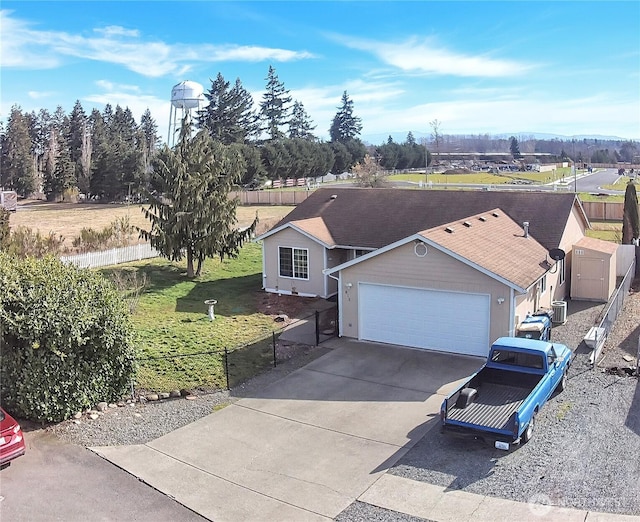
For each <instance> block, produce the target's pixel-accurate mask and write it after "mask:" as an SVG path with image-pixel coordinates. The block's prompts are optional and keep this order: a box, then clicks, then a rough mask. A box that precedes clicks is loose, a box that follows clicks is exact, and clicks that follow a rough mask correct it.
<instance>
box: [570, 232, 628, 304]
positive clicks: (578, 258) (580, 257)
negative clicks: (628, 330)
mask: <svg viewBox="0 0 640 522" xmlns="http://www.w3.org/2000/svg"><path fill="white" fill-rule="evenodd" d="M617 250H618V244H617V243H612V242H610V241H603V240H601V239H595V238H592V237H583V238H582V239H581V240H580V241H578V242H577V243H576V244H575V245H573V253H572V256H571V299H576V300H582V301H599V302H604V303H606V302H607V301H608V300H609V297H611V295H612V294H613V292H614V290H615V289H616V252H617Z"/></svg>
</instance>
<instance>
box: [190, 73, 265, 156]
mask: <svg viewBox="0 0 640 522" xmlns="http://www.w3.org/2000/svg"><path fill="white" fill-rule="evenodd" d="M229 87H230V83H229V82H227V81H225V79H224V77H223V76H222V74H220V73H218V76H216V79H215V80H212V82H211V89H209V91H208V92H206V93H205V98H207V99H208V100H209V105H207V106H206V107H205V108H204V109H202V110H201V111H200V113H199V115H198V123H199V125H200V128H202V129H207V130H208V131H209V134H210V135H211V137H212V138H213V139H214V140H217V141H220V142H221V143H223V144H225V145H229V144H231V143H246V142H247V141H248V140H249V139H250V138H251V137H252V136H254V135H255V134H256V133H257V132H258V123H257V116H256V115H255V113H254V111H253V98H251V94H250V93H249V92H247V91H246V90H245V89H244V87H243V86H242V83H241V82H240V78H238V79H236V83H235V84H234V86H233V87H232V88H229Z"/></svg>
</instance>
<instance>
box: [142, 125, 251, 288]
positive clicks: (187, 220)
mask: <svg viewBox="0 0 640 522" xmlns="http://www.w3.org/2000/svg"><path fill="white" fill-rule="evenodd" d="M190 127H191V125H190V123H189V122H188V121H187V120H186V118H185V120H184V121H183V122H182V127H181V129H180V141H179V143H178V145H177V147H176V148H175V149H169V147H167V146H166V145H165V146H164V147H163V149H161V150H160V151H159V153H158V155H157V156H156V157H155V159H154V162H153V164H154V172H153V177H152V187H153V189H155V190H154V191H150V192H149V193H148V196H149V199H150V205H149V208H148V209H146V208H143V212H144V214H145V216H146V217H147V219H149V220H150V221H151V230H149V231H145V230H142V229H139V231H140V234H141V236H142V237H144V238H145V239H147V240H148V241H149V242H150V243H151V245H152V246H153V247H154V248H157V249H158V250H159V251H160V252H161V253H162V255H163V256H165V257H167V258H168V259H170V260H172V261H179V260H181V259H182V258H183V256H186V258H187V276H188V277H194V276H198V275H200V273H201V270H202V264H203V262H204V260H205V259H206V258H208V257H214V256H218V257H220V258H221V259H222V258H224V257H225V256H226V257H231V258H233V257H236V256H237V255H238V253H239V250H240V247H241V246H242V245H243V243H244V242H245V241H247V240H249V238H250V237H251V234H252V233H253V232H254V230H255V227H256V225H257V222H258V218H257V217H256V219H255V220H254V222H253V224H252V225H251V226H250V227H249V228H247V229H245V230H242V231H240V230H238V228H237V227H236V207H237V204H238V202H237V200H235V199H231V198H229V192H230V191H231V189H232V188H233V186H234V185H236V184H237V183H238V181H239V179H240V177H241V175H242V172H243V170H244V165H243V160H242V155H241V154H240V151H239V150H237V148H234V147H227V146H224V145H222V144H221V143H219V142H215V141H214V140H213V139H212V138H211V136H209V133H208V132H207V131H204V130H201V131H200V132H198V134H196V136H195V137H194V138H192V139H191V138H190V136H191V128H190ZM195 262H197V267H195V268H194V263H195Z"/></svg>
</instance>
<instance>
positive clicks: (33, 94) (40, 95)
mask: <svg viewBox="0 0 640 522" xmlns="http://www.w3.org/2000/svg"><path fill="white" fill-rule="evenodd" d="M55 94H56V93H55V92H52V91H29V92H27V96H29V98H31V99H32V100H42V99H44V98H50V97H51V96H54V95H55Z"/></svg>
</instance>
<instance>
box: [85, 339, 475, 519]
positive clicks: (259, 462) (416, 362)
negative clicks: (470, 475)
mask: <svg viewBox="0 0 640 522" xmlns="http://www.w3.org/2000/svg"><path fill="white" fill-rule="evenodd" d="M331 342H332V343H333V345H332V346H333V347H334V349H333V350H332V351H331V352H329V353H327V354H326V355H324V356H323V357H321V358H319V359H317V360H315V361H314V362H312V363H310V364H308V365H307V366H305V367H304V368H301V369H299V370H297V371H295V372H293V373H291V374H290V375H289V376H287V377H285V378H284V379H282V380H281V381H278V382H276V383H274V384H272V385H271V386H269V387H267V388H265V389H264V390H263V391H261V392H260V393H259V394H256V396H254V397H249V398H244V399H241V400H239V401H237V402H235V403H234V404H232V405H230V406H228V407H226V408H224V409H222V410H220V411H218V412H216V413H213V414H211V415H208V416H207V417H204V418H202V419H200V420H199V421H196V422H194V423H192V424H189V425H188V426H185V427H183V428H181V429H178V430H176V431H174V432H172V433H169V434H168V435H165V436H164V437H161V438H159V439H156V440H154V441H152V442H149V443H147V444H144V445H135V446H110V447H99V448H92V449H93V451H95V452H96V453H98V454H99V455H101V456H102V457H104V458H105V459H107V460H109V461H111V462H113V463H114V464H115V465H117V466H119V467H121V468H123V469H125V470H127V471H128V472H129V473H131V474H133V475H134V476H136V477H138V478H140V479H141V480H143V481H145V482H147V483H148V484H150V485H151V486H153V487H155V488H156V489H158V490H160V491H162V492H163V493H165V494H167V495H169V496H171V497H173V498H175V499H176V500H177V501H178V502H180V503H182V504H184V505H185V506H187V507H189V508H190V509H192V510H194V511H195V512H197V513H200V514H201V515H202V516H204V517H207V518H209V519H212V520H216V521H238V520H252V521H255V520H265V521H266V520H295V521H303V520H310V521H313V520H327V519H332V518H334V517H336V516H337V515H338V514H339V513H340V512H341V511H342V510H343V509H345V508H346V507H347V506H349V504H351V503H352V502H353V501H354V500H355V499H356V498H358V497H359V496H360V495H361V494H362V493H363V492H364V491H365V490H366V489H367V488H368V487H369V486H371V484H373V483H374V482H375V481H376V480H377V479H378V478H379V477H380V475H381V474H383V473H384V472H385V471H386V470H387V469H388V468H389V467H390V466H392V465H393V464H394V463H395V462H396V461H397V460H398V459H399V458H400V457H402V455H404V454H405V453H406V452H407V451H408V450H409V449H410V448H411V447H412V446H413V445H414V444H415V443H416V442H417V441H418V440H420V438H422V436H423V435H424V434H425V433H426V432H427V431H428V430H429V429H430V428H432V427H433V426H435V425H436V423H437V417H438V415H439V408H440V404H441V402H442V399H443V397H444V396H445V395H446V394H447V393H448V392H449V391H451V390H452V389H453V388H454V387H455V385H456V384H457V383H458V382H460V380H461V379H463V378H464V377H465V376H467V375H469V374H470V373H472V372H473V371H475V370H476V369H477V368H478V366H479V365H480V364H481V363H482V361H481V360H479V359H477V358H472V357H462V356H453V355H448V354H441V353H435V352H428V351H422V350H413V349H406V348H400V347H393V346H386V345H379V344H372V343H364V342H358V341H353V340H333V341H331Z"/></svg>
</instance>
